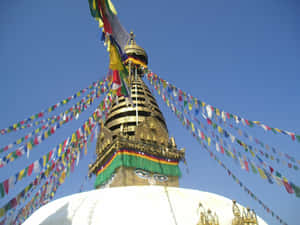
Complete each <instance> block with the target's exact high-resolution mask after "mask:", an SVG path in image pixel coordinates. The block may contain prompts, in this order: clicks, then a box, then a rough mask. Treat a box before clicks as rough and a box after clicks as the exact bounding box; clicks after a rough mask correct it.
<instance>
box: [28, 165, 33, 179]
mask: <svg viewBox="0 0 300 225" xmlns="http://www.w3.org/2000/svg"><path fill="white" fill-rule="evenodd" d="M33 167H34V163H32V164H31V165H29V166H28V171H27V176H30V175H31V174H32V171H33Z"/></svg>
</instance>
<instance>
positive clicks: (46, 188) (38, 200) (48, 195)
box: [15, 126, 96, 223]
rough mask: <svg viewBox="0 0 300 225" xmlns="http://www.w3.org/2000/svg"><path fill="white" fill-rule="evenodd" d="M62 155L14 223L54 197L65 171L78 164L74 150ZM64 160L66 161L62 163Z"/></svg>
mask: <svg viewBox="0 0 300 225" xmlns="http://www.w3.org/2000/svg"><path fill="white" fill-rule="evenodd" d="M95 127H96V126H93V127H92V128H91V130H92V131H93V130H94V128H95ZM90 140H91V139H90ZM82 141H83V142H84V139H82ZM80 151H81V150H80ZM80 151H79V152H80ZM64 155H66V156H65V157H60V158H59V159H58V160H57V161H56V165H55V166H54V167H53V168H54V169H53V171H54V172H53V174H52V175H51V176H50V178H48V179H47V181H46V183H45V184H44V185H43V186H42V187H41V188H40V190H39V191H38V192H37V193H36V194H35V195H34V197H33V198H32V199H31V200H30V201H29V202H28V203H27V204H26V205H25V206H24V207H22V208H21V209H20V210H19V213H18V215H17V216H16V218H15V222H19V223H22V222H23V221H24V220H26V219H27V218H28V217H29V215H30V214H32V213H33V212H34V210H36V209H38V208H39V207H41V206H43V205H44V204H46V203H48V202H49V201H50V200H51V199H52V198H53V197H54V195H55V193H56V191H57V189H58V188H59V187H60V186H61V185H62V184H63V183H64V181H65V178H66V177H67V174H68V172H67V171H70V170H71V172H73V170H72V166H73V165H74V162H75V161H76V162H78V160H79V154H78V153H77V154H76V151H74V150H70V151H66V152H64ZM64 159H67V161H63V160H64ZM70 167H71V169H70ZM31 193H32V191H31V192H30V193H28V194H27V195H26V198H29V197H30V194H31Z"/></svg>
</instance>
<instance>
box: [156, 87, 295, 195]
mask: <svg viewBox="0 0 300 225" xmlns="http://www.w3.org/2000/svg"><path fill="white" fill-rule="evenodd" d="M152 85H154V84H153V82H152ZM160 88H161V86H159V87H158V86H157V87H156V90H157V92H158V93H159V95H160V96H161V97H162V99H163V101H164V102H165V103H166V102H167V97H166V96H168V95H165V94H164V93H166V92H167V90H165V89H163V90H162V91H161V92H159V90H160ZM170 101H172V100H170V99H169V102H170ZM175 104H176V103H175ZM172 105H173V104H172ZM168 107H169V108H170V109H171V110H172V111H173V112H174V113H175V115H176V116H177V117H178V118H179V120H180V121H181V122H182V124H183V125H184V126H186V127H187V129H189V130H190V131H191V133H192V134H193V136H196V137H199V140H204V141H206V142H207V144H208V145H209V146H210V145H211V140H213V141H215V140H214V139H215V138H216V139H217V140H216V141H215V143H216V150H217V151H218V152H220V151H221V153H222V154H224V153H226V155H227V156H229V157H231V158H233V159H237V158H239V161H240V165H241V168H242V169H245V170H247V171H248V172H249V164H248V161H247V158H246V157H244V159H242V158H240V157H237V156H235V155H234V154H233V153H232V152H231V151H229V150H227V149H226V148H225V147H224V146H223V144H222V143H221V144H218V142H221V141H222V142H223V140H222V139H221V138H219V136H218V135H216V134H214V135H212V136H213V138H211V137H209V136H207V134H205V132H203V131H202V130H201V129H200V128H197V131H198V135H197V134H196V132H195V130H196V129H195V125H194V123H193V122H192V121H190V120H189V119H188V118H186V117H185V116H184V115H183V114H186V115H188V114H189V111H187V110H186V111H185V110H183V112H180V111H179V110H177V112H176V108H175V107H174V105H173V107H172V106H171V105H170V104H169V105H168ZM203 117H204V118H205V119H207V118H206V116H205V115H204V114H203ZM210 123H211V124H212V122H210ZM215 128H216V127H215ZM217 128H218V132H219V133H220V134H223V133H225V132H227V131H225V132H224V130H223V129H222V128H221V127H220V126H217ZM228 137H229V134H228ZM237 143H238V144H239V145H241V146H243V147H244V148H245V147H246V145H245V144H244V143H243V142H241V141H239V140H238V141H237ZM256 158H258V159H260V158H259V157H256ZM260 160H261V159H260ZM261 164H262V165H263V166H264V167H266V168H268V169H269V168H270V171H271V173H269V172H268V171H267V170H266V169H265V168H260V167H259V166H256V167H255V165H254V164H253V163H252V164H251V165H252V166H253V167H255V170H257V171H259V174H260V176H261V177H262V178H263V179H266V180H267V181H268V182H269V183H271V184H272V183H273V180H272V172H273V171H274V169H273V168H272V167H270V166H268V165H267V164H266V163H265V162H263V161H262V160H261ZM275 172H276V173H279V172H278V171H275ZM284 179H285V183H286V184H289V181H287V179H286V178H284ZM283 182H284V181H283ZM285 186H286V187H287V185H285ZM295 186H296V185H295ZM289 187H292V186H291V185H289ZM296 187H297V186H296ZM286 189H287V188H286ZM287 190H290V189H287ZM288 193H291V192H289V191H288ZM293 193H294V192H293ZM296 196H297V195H296ZM297 197H298V196H297Z"/></svg>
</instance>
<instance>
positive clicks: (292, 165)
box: [147, 75, 300, 170]
mask: <svg viewBox="0 0 300 225" xmlns="http://www.w3.org/2000/svg"><path fill="white" fill-rule="evenodd" d="M147 78H148V80H149V81H150V83H151V84H152V85H154V87H155V89H156V90H157V91H158V93H160V88H162V89H163V90H164V91H165V92H166V95H167V96H168V97H169V98H170V99H171V100H172V101H174V99H173V98H172V88H171V87H170V86H169V85H168V84H167V83H165V81H164V80H162V81H161V80H160V83H162V84H163V85H162V86H163V87H161V85H160V83H159V82H157V80H158V79H155V77H154V76H153V75H149V76H147ZM164 83H165V84H164ZM165 87H167V88H165ZM179 95H183V96H185V94H184V93H183V92H182V91H181V92H179ZM174 96H175V95H174ZM162 97H163V100H164V101H165V100H166V101H167V102H166V103H167V105H168V100H167V99H165V96H164V95H163V96H162ZM185 98H187V99H193V97H192V96H189V95H187V96H186V97H185ZM175 102H176V103H179V102H180V101H175ZM196 103H197V101H195V106H196V107H195V108H197V107H198V106H197V104H196ZM178 105H180V106H181V107H184V105H181V104H178ZM202 109H204V110H203V112H202V113H201V115H202V116H203V117H204V118H205V120H206V121H207V123H208V124H209V125H211V126H212V127H213V128H214V129H217V131H218V132H219V133H220V134H221V135H224V136H225V137H226V138H230V139H231V141H232V142H238V144H239V145H241V146H243V147H244V149H245V151H246V152H248V151H249V152H250V153H251V154H252V155H253V151H255V152H256V153H257V152H258V151H259V153H260V154H261V155H262V156H264V157H265V158H267V159H270V160H273V161H275V159H276V163H282V164H283V165H285V166H288V167H289V168H293V169H294V170H299V167H298V166H297V165H295V163H298V164H299V165H300V160H296V159H295V158H294V157H292V156H290V155H288V154H287V153H283V152H280V151H279V150H276V149H275V148H274V147H271V146H269V145H267V144H264V143H263V142H262V141H260V140H258V139H257V138H255V137H254V138H253V137H252V136H251V135H248V134H247V133H246V132H245V131H244V132H242V131H241V130H240V129H239V128H236V130H238V131H239V132H238V133H239V135H240V136H244V137H245V138H247V139H249V140H250V141H252V142H253V141H255V143H256V144H258V145H259V146H260V147H264V148H265V149H266V150H267V151H269V153H267V152H263V151H262V150H260V149H259V150H257V149H256V148H255V147H253V146H251V145H246V144H245V143H244V142H240V140H239V139H238V138H237V137H235V136H234V135H232V134H230V133H229V132H228V131H226V130H223V129H222V128H221V127H220V126H218V125H217V124H216V123H214V122H213V120H212V119H210V118H209V117H211V116H210V111H208V112H207V116H208V117H206V116H205V115H204V112H206V111H207V109H209V110H213V107H211V106H209V105H206V107H205V108H202ZM182 110H183V111H184V110H185V109H182ZM216 112H217V113H218V110H216ZM219 114H220V112H219ZM198 115H199V110H197V109H195V116H194V117H197V116H198ZM220 115H221V114H220ZM224 115H225V114H224V113H223V116H224ZM193 119H195V121H197V122H198V123H199V121H198V120H197V119H196V118H193ZM216 120H217V118H216ZM221 121H222V120H220V122H221ZM223 124H225V125H228V123H227V122H223ZM200 125H201V124H200ZM230 127H231V128H232V127H233V126H232V125H230ZM270 149H272V152H271V153H270ZM272 153H275V154H277V157H275V156H273V155H272ZM278 157H279V158H278ZM283 157H284V159H283ZM280 158H282V159H281V160H280ZM286 159H288V160H289V161H290V162H289V163H286V162H285V160H286Z"/></svg>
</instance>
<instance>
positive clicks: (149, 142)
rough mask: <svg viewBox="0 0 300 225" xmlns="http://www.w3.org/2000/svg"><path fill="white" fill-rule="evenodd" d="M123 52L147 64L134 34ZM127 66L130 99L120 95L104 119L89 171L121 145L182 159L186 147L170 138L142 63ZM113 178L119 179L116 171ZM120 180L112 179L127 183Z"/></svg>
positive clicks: (92, 170)
mask: <svg viewBox="0 0 300 225" xmlns="http://www.w3.org/2000/svg"><path fill="white" fill-rule="evenodd" d="M125 52H126V53H127V54H128V55H129V56H134V57H137V58H138V59H139V60H142V61H143V62H144V63H146V64H147V60H148V58H147V54H146V52H145V50H144V49H143V48H141V47H139V46H138V45H137V44H136V43H135V40H134V36H133V34H131V38H130V40H129V43H128V45H127V46H126V47H125ZM126 68H127V70H128V71H129V77H128V81H129V82H128V88H129V92H130V93H131V94H130V98H125V97H124V96H122V97H118V98H117V99H115V100H114V101H113V103H112V107H111V109H110V111H109V113H108V116H107V118H106V121H105V123H104V124H102V126H101V131H100V135H99V137H98V140H97V146H96V153H97V159H96V162H94V163H93V164H92V165H90V166H89V174H92V173H94V174H96V173H97V171H98V170H99V169H100V168H101V166H103V165H104V163H105V162H106V161H107V160H108V159H109V158H110V157H111V156H112V155H113V153H114V152H115V151H117V150H119V149H124V148H125V149H126V148H127V149H136V150H138V151H141V152H145V153H148V154H151V155H154V156H158V157H164V158H167V159H173V160H178V161H179V160H184V156H185V150H184V149H181V150H178V149H177V146H176V143H175V140H174V138H170V137H169V134H168V129H167V125H166V122H165V119H164V116H163V114H162V113H161V111H160V109H159V107H158V104H157V103H156V100H155V98H154V97H153V95H152V94H151V92H150V90H149V89H148V87H147V86H146V85H145V83H144V82H143V80H142V76H143V70H142V69H141V65H135V64H134V63H133V62H129V63H128V64H126ZM125 170H126V168H125ZM125 170H124V169H122V171H123V173H124V174H128V173H130V172H129V170H128V171H125ZM116 177H119V178H118V179H121V178H120V174H119V173H118V174H117V176H116ZM175 178H176V179H177V180H176V179H175ZM172 179H173V178H172ZM123 180H124V179H123ZM119 181H120V182H118V181H114V182H115V183H117V184H122V183H123V185H126V184H125V183H126V182H121V180H119ZM125 181H126V179H125ZM172 183H173V184H177V185H178V178H177V177H174V182H172ZM132 185H134V184H132Z"/></svg>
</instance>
